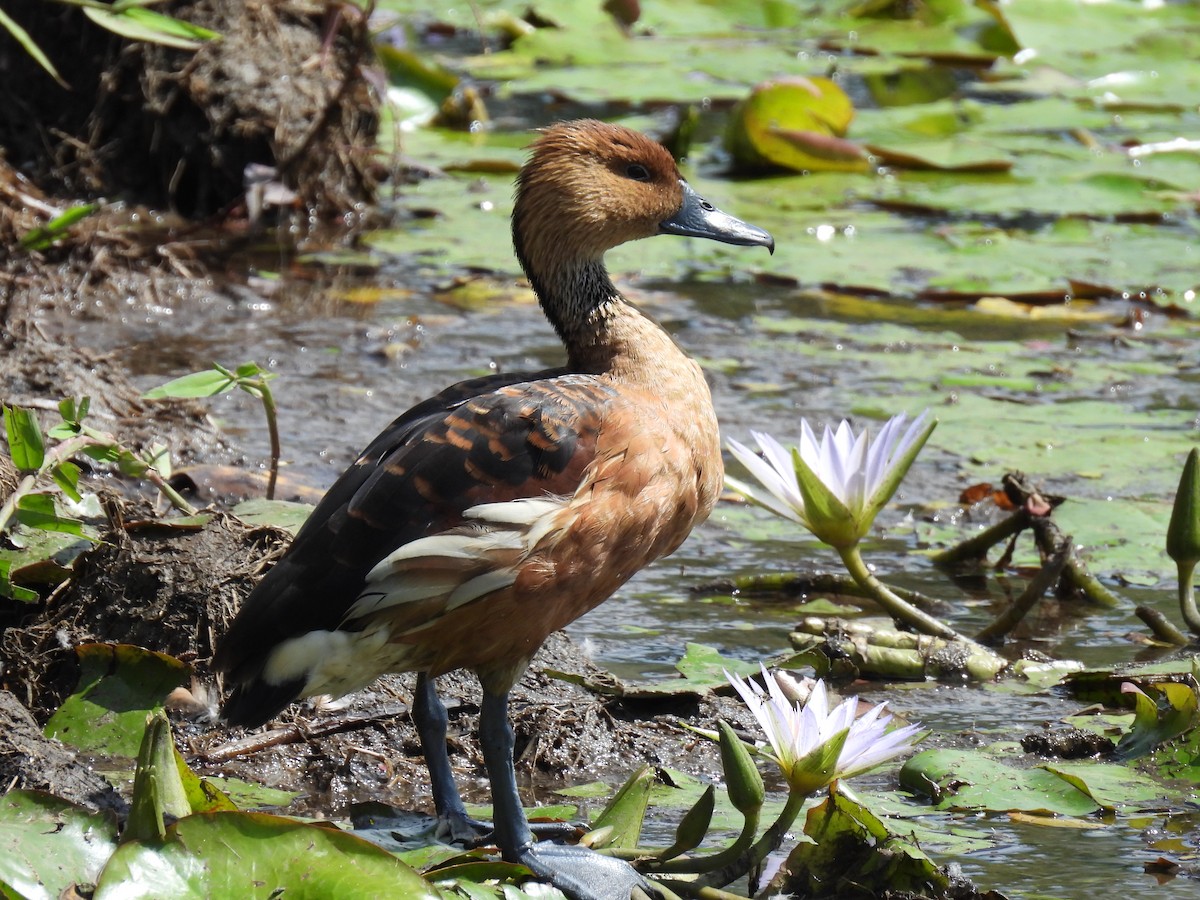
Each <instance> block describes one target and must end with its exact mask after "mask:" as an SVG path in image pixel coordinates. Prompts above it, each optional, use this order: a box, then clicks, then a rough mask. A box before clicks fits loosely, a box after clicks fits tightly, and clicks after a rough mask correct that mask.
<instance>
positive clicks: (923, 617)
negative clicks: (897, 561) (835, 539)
mask: <svg viewBox="0 0 1200 900" xmlns="http://www.w3.org/2000/svg"><path fill="white" fill-rule="evenodd" d="M838 552H839V553H840V554H841V556H842V562H843V563H845V564H846V570H847V571H848V572H849V573H850V577H852V578H853V579H854V580H855V581H857V582H858V583H859V584H860V585H862V586H863V587H864V588H865V589H866V590H867V591H869V592H870V595H871V597H872V598H873V599H874V600H875V601H876V602H878V603H879V605H880V606H882V607H883V608H884V610H885V611H886V612H887V613H888V615H890V616H891V617H892V618H893V619H895V620H896V621H897V622H903V623H905V624H906V625H911V626H912V627H913V628H915V629H916V630H917V631H919V632H921V633H922V634H932V635H934V636H935V637H940V638H946V639H947V640H951V641H964V642H966V643H968V644H972V643H974V641H972V640H971V639H970V638H968V637H966V636H964V635H961V634H959V633H958V632H957V631H955V630H954V629H953V628H951V627H950V626H949V625H947V624H945V623H944V622H942V621H941V620H939V619H935V618H934V617H933V616H931V615H929V614H928V613H924V612H921V610H919V609H917V608H916V607H915V606H913V605H911V604H909V603H905V602H904V601H903V600H901V599H900V598H899V597H897V596H896V595H895V594H894V593H893V592H892V591H891V590H890V589H889V588H888V586H887V585H885V584H884V583H883V582H882V581H880V580H879V579H878V578H876V577H875V575H874V573H872V572H871V570H870V569H868V568H867V564H866V563H865V562H863V558H862V554H861V553H859V550H858V545H857V544H855V545H853V546H851V547H848V548H846V549H839V550H838Z"/></svg>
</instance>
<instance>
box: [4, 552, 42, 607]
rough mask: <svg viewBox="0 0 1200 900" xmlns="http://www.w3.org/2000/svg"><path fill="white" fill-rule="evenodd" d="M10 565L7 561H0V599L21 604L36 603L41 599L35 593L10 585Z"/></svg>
mask: <svg viewBox="0 0 1200 900" xmlns="http://www.w3.org/2000/svg"><path fill="white" fill-rule="evenodd" d="M12 565H13V564H12V562H10V561H9V560H7V559H0V597H10V598H12V599H13V600H19V601H20V602H21V603H37V602H38V600H40V599H41V597H40V596H39V595H38V592H37V591H34V590H30V589H29V588H27V587H22V586H21V585H19V584H13V583H12V580H11V578H10V577H9V574H10V572H11V571H12Z"/></svg>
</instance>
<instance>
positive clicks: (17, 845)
mask: <svg viewBox="0 0 1200 900" xmlns="http://www.w3.org/2000/svg"><path fill="white" fill-rule="evenodd" d="M116 846H117V823H116V819H115V817H114V816H113V815H112V814H111V813H96V812H92V811H90V810H87V809H84V808H83V807H81V806H76V805H75V804H73V803H69V802H68V801H66V800H63V799H61V798H59V797H54V796H51V795H50V794H45V793H42V792H41V791H22V790H15V791H9V792H8V793H7V794H4V795H3V796H0V895H3V896H4V897H6V898H8V897H13V898H22V900H57V898H60V897H66V896H72V895H74V891H73V888H72V886H73V885H76V884H80V885H82V884H94V883H95V882H96V879H97V878H98V877H99V876H100V872H101V870H102V869H103V868H104V865H105V863H107V862H108V859H109V857H110V856H111V855H112V853H113V851H114V850H115V849H116Z"/></svg>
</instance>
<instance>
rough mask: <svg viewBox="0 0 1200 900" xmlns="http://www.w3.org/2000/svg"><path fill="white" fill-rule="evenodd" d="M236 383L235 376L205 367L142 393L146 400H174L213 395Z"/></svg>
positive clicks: (223, 391)
mask: <svg viewBox="0 0 1200 900" xmlns="http://www.w3.org/2000/svg"><path fill="white" fill-rule="evenodd" d="M236 385H237V381H236V379H235V378H232V377H230V376H229V375H227V374H224V373H222V372H218V371H217V370H215V369H205V370H204V371H203V372H193V373H192V374H190V375H184V376H182V377H180V378H176V379H174V380H173V381H168V382H167V383H166V384H162V385H159V386H158V387H156V388H153V389H151V390H149V391H146V393H144V394H142V397H143V399H146V400H161V399H163V398H165V397H171V398H174V399H176V400H190V399H195V398H197V397H213V396H216V395H217V394H223V393H225V392H226V391H230V390H233V388H234V387H235V386H236Z"/></svg>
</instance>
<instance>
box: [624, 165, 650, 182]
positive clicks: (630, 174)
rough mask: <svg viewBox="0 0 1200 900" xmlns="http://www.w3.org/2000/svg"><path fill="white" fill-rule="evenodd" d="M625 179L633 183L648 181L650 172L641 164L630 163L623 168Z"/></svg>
mask: <svg viewBox="0 0 1200 900" xmlns="http://www.w3.org/2000/svg"><path fill="white" fill-rule="evenodd" d="M625 177H626V178H632V179H633V180H634V181H649V180H650V170H649V169H647V168H646V167H645V166H643V165H642V164H641V163H630V164H629V165H627V166H626V167H625Z"/></svg>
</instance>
